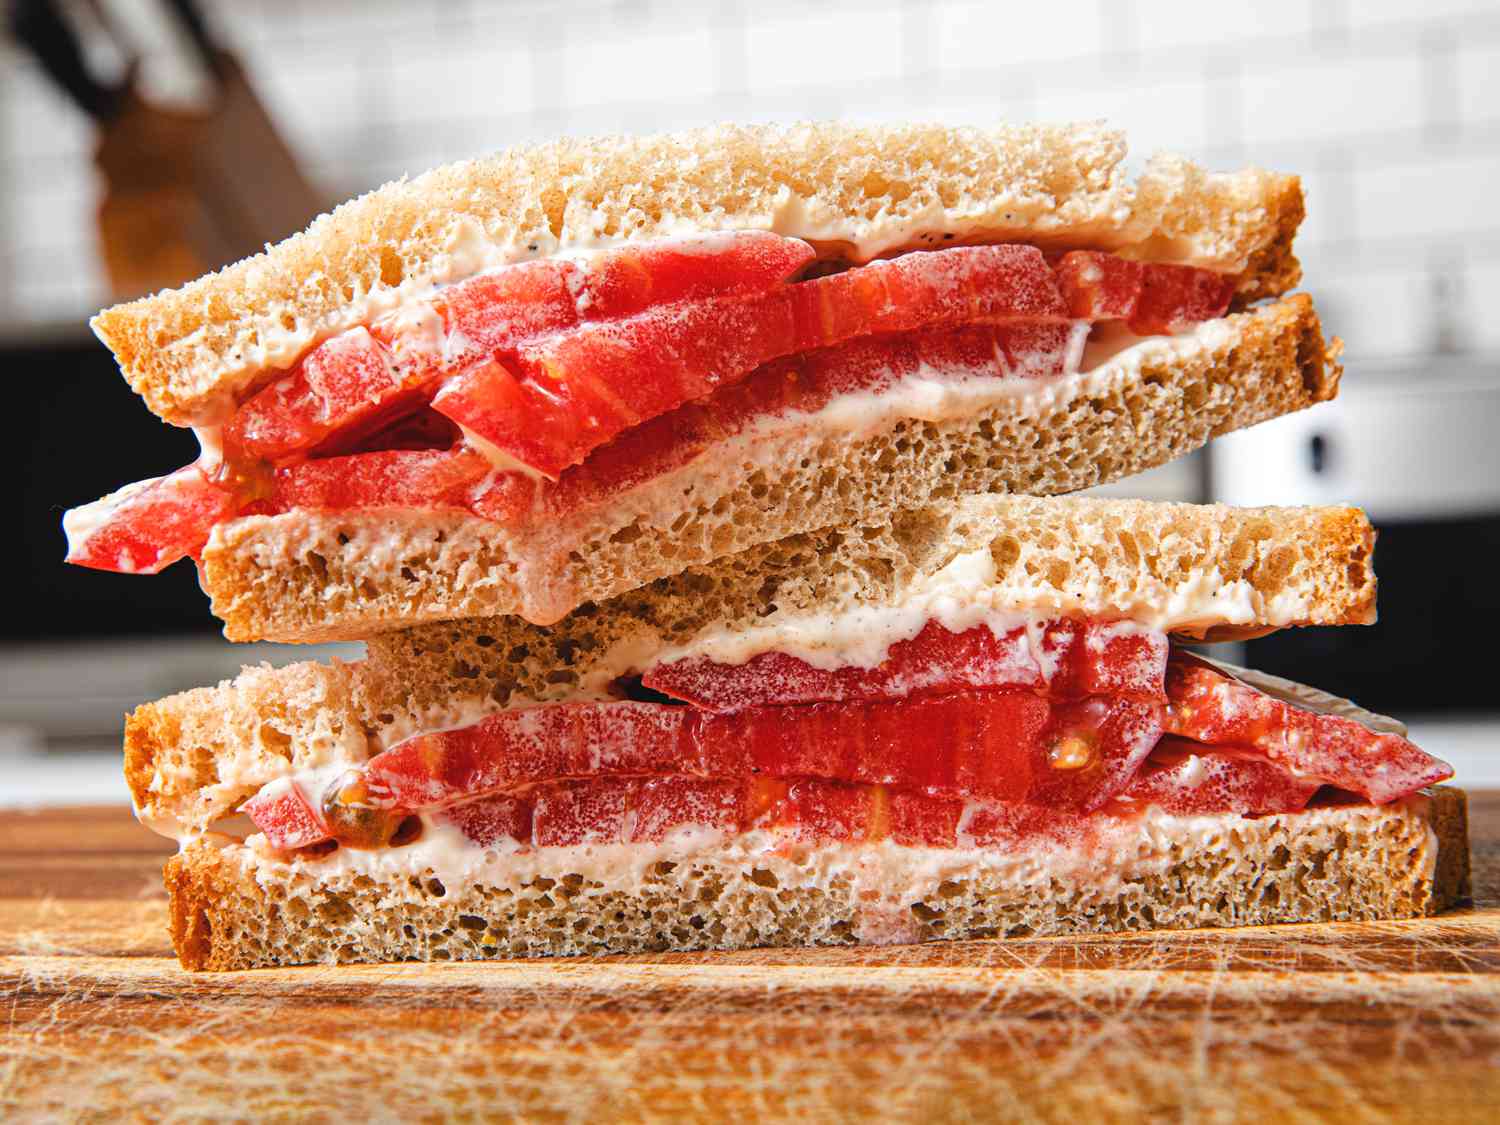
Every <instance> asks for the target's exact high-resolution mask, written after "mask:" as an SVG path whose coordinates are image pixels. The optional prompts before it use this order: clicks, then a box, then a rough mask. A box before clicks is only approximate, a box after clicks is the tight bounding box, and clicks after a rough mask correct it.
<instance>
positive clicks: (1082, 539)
mask: <svg viewBox="0 0 1500 1125" xmlns="http://www.w3.org/2000/svg"><path fill="white" fill-rule="evenodd" d="M1373 546H1374V532H1373V531H1372V530H1371V528H1370V525H1369V522H1368V521H1367V520H1366V519H1365V517H1364V514H1363V513H1362V512H1360V511H1358V510H1357V509H1354V508H1262V509H1256V508H1231V507H1226V506H1223V505H1194V504H1164V503H1150V502H1146V501H1138V500H1098V499H1083V498H1078V499H1043V498H1036V497H1029V496H1013V497H1003V496H980V497H970V498H967V499H961V500H954V501H947V502H942V503H936V504H932V505H928V506H926V507H922V508H916V509H912V510H907V511H904V512H901V513H899V514H895V515H893V516H889V517H884V518H882V519H880V520H878V521H874V522H872V523H867V524H854V525H852V526H847V527H843V528H832V529H825V530H822V531H817V532H813V533H810V534H805V535H798V536H793V537H790V538H787V539H785V540H782V541H780V542H777V543H771V544H763V545H761V546H758V547H753V548H750V549H748V550H745V551H742V552H740V553H738V554H736V555H732V556H729V557H726V558H721V559H719V560H717V561H715V562H712V563H708V564H704V565H700V566H695V567H692V568H690V569H688V570H686V571H685V572H683V573H680V574H677V575H675V576H673V577H669V578H663V579H659V580H657V581H656V582H654V583H652V584H651V585H649V586H646V587H644V588H642V589H638V590H635V591H633V592H629V593H626V594H623V595H620V596H618V597H616V598H615V599H613V600H611V601H609V602H604V603H600V604H597V605H596V604H589V605H585V606H583V607H580V608H579V609H578V610H576V611H575V612H574V613H572V614H570V615H569V616H568V617H566V618H564V619H563V620H562V621H560V622H558V623H556V624H554V625H552V626H538V625H532V624H529V623H527V622H525V621H523V620H521V619H519V618H515V617H491V618H479V619H471V620H465V621H457V622H447V623H441V624H431V625H426V626H423V627H420V628H413V629H408V630H405V631H401V632H393V633H389V634H385V635H382V636H378V637H375V638H372V639H371V640H370V641H369V643H368V653H369V655H368V658H367V659H366V660H365V661H363V662H360V663H356V664H342V663H334V664H329V665H323V664H315V663H302V664H294V665H290V666H288V667H285V668H280V669H271V668H269V667H261V668H249V669H246V670H245V671H244V673H242V674H241V675H240V677H239V678H238V679H235V680H232V681H226V682H224V683H221V684H219V685H218V686H217V687H210V688H200V689H197V690H195V691H190V692H185V693H182V694H179V695H174V696H170V697H168V698H166V699H163V700H160V701H158V702H156V703H148V704H145V705H143V706H141V707H139V708H137V709H136V711H135V712H134V713H133V714H131V715H130V716H129V718H128V719H127V721H126V726H125V772H126V777H127V780H128V781H129V783H130V788H131V792H132V795H133V796H134V798H135V804H136V808H137V810H138V812H139V814H140V815H141V817H142V819H144V820H146V821H147V822H148V823H154V824H158V825H160V826H162V827H163V830H164V831H167V832H168V834H170V835H177V834H179V831H181V830H188V831H202V830H204V829H206V828H209V827H210V826H212V825H213V824H214V822H216V821H217V820H219V819H220V818H222V817H225V816H228V815H229V814H230V813H232V812H233V810H234V809H235V808H237V807H238V806H239V804H240V803H241V802H242V801H244V800H245V799H246V798H248V797H249V796H251V795H252V794H254V793H255V792H256V791H257V790H258V789H259V788H260V787H261V786H262V785H264V784H265V783H267V782H269V781H272V780H274V779H275V778H278V777H282V776H285V775H287V774H289V773H290V772H291V771H293V770H297V769H305V768H313V767H321V766H330V765H337V764H343V763H356V762H361V761H364V760H365V759H366V758H367V757H369V756H370V755H372V754H374V753H378V752H379V751H380V750H381V749H383V748H385V747H387V746H390V745H392V744H393V743H394V742H397V741H399V740H400V739H402V738H405V737H407V736H408V735H410V734H412V733H414V732H416V731H419V730H428V729H434V728H438V727H444V726H452V725H457V724H458V723H460V722H472V721H474V720H475V719H477V718H479V717H480V716H482V715H483V714H487V713H490V712H493V711H496V710H498V709H500V708H501V707H504V706H505V705H506V704H507V703H509V702H511V701H512V699H513V698H514V699H526V700H549V699H559V698H565V697H568V696H571V695H574V694H577V693H579V692H597V691H600V690H602V689H603V687H604V686H605V685H607V683H608V682H609V681H610V680H612V679H614V678H615V677H618V676H622V675H626V674H629V673H631V672H632V671H638V670H639V669H640V667H642V666H643V664H644V662H646V661H649V660H650V659H651V658H652V657H653V655H654V654H656V653H659V652H662V651H663V650H665V649H668V648H677V647H683V646H687V645H690V644H694V643H701V642H702V641H703V640H704V639H705V638H707V637H709V636H711V635H718V634H722V633H725V632H731V633H733V632H743V631H746V630H750V629H754V628H774V627H777V626H779V625H781V624H784V623H786V622H788V621H793V622H795V621H797V620H799V619H801V618H803V617H805V616H806V615H808V614H816V613H823V614H838V613H840V612H843V611H845V610H848V609H851V608H855V607H861V608H864V609H867V610H868V609H873V608H877V607H881V606H901V605H906V604H910V603H911V602H912V600H913V599H914V598H916V597H919V596H921V593H922V591H924V590H926V589H930V588H932V586H933V584H934V583H935V582H936V581H938V580H939V576H940V575H941V574H943V573H944V572H945V568H948V567H949V566H950V565H951V564H953V562H954V560H955V559H959V558H964V559H965V560H967V561H969V562H970V564H971V566H970V572H971V573H973V574H978V575H981V578H980V579H977V580H975V582H974V584H973V586H972V589H971V591H970V596H971V597H975V598H983V597H988V598H991V599H992V601H993V603H994V604H995V605H997V606H1001V607H1005V608H1011V609H1015V610H1017V611H1027V610H1037V611H1043V612H1047V613H1052V614H1062V615H1080V616H1084V615H1086V616H1091V617H1098V618H1104V619H1117V618H1131V619H1135V620H1142V621H1155V622H1159V623H1161V624H1162V625H1164V626H1168V627H1181V626H1182V625H1184V624H1187V625H1192V626H1193V627H1194V628H1195V629H1196V630H1197V631H1202V630H1204V629H1206V628H1210V627H1212V626H1214V625H1228V626H1234V627H1239V628H1250V629H1257V628H1260V629H1264V628H1271V627H1281V626H1289V625H1339V624H1363V623H1369V622H1372V621H1373V620H1374V617H1375V576H1374V572H1373V569H1372V565H1371V555H1372V551H1373ZM976 562H977V563H979V564H982V565H981V566H979V567H978V568H975V567H974V566H973V565H972V564H974V563H976ZM1193 604H1196V605H1198V606H1199V607H1201V608H1200V609H1199V610H1198V611H1197V612H1194V611H1192V610H1190V609H1184V608H1182V607H1183V606H1191V605H1193ZM1173 605H1176V606H1177V607H1178V608H1177V609H1176V610H1173V611H1171V612H1172V613H1175V614H1176V616H1172V615H1171V613H1166V612H1165V611H1164V609H1163V607H1166V606H1173Z"/></svg>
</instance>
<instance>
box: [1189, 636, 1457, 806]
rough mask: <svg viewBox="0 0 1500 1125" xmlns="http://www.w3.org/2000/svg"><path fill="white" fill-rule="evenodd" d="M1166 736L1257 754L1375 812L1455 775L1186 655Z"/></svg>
mask: <svg viewBox="0 0 1500 1125" xmlns="http://www.w3.org/2000/svg"><path fill="white" fill-rule="evenodd" d="M1167 695H1168V697H1169V698H1170V700H1171V704H1170V706H1169V707H1168V711H1167V721H1166V729H1167V731H1168V733H1171V734H1175V735H1179V736H1181V737H1183V738H1188V739H1191V740H1192V741H1194V742H1196V743H1201V744H1203V745H1205V746H1237V747H1246V748H1250V749H1253V750H1255V751H1257V752H1259V753H1260V754H1262V755H1263V756H1264V757H1266V758H1267V759H1269V760H1270V761H1272V762H1274V763H1276V764H1277V765H1279V766H1281V767H1282V768H1283V769H1286V770H1288V771H1291V772H1292V773H1295V774H1297V775H1299V776H1302V777H1307V778H1316V779H1318V780H1319V781H1320V782H1322V783H1325V784H1328V785H1334V786H1337V787H1338V788H1340V789H1344V790H1348V791H1349V792H1351V793H1358V794H1359V795H1360V796H1362V797H1364V798H1365V799H1366V800H1368V801H1372V802H1374V803H1375V804H1377V805H1380V804H1385V803H1386V802H1388V801H1393V800H1395V799H1396V798H1397V797H1402V796H1405V795H1406V794H1408V793H1412V792H1415V791H1416V790H1418V789H1421V788H1422V787H1423V786H1425V785H1432V784H1434V783H1436V782H1439V781H1443V780H1446V779H1447V778H1450V777H1452V776H1453V769H1452V767H1451V766H1449V765H1448V764H1447V763H1446V762H1443V761H1440V760H1439V759H1437V758H1434V757H1432V756H1431V755H1430V754H1427V753H1425V752H1424V751H1422V750H1420V749H1418V748H1417V747H1416V746H1414V745H1413V744H1412V743H1411V742H1409V741H1407V740H1406V739H1404V738H1402V737H1401V736H1400V735H1396V734H1379V733H1376V732H1375V731H1372V730H1370V729H1368V728H1367V727H1365V726H1364V725H1362V724H1361V723H1358V722H1356V721H1355V720H1353V719H1350V718H1345V717H1344V716H1342V715H1325V714H1318V713H1315V712H1312V711H1306V710H1303V709H1302V708H1300V707H1294V706H1293V705H1292V704H1290V703H1287V702H1285V701H1284V700H1280V699H1277V698H1275V697H1274V696H1271V695H1267V694H1266V693H1265V692H1262V691H1259V690H1257V689H1256V688H1253V687H1251V686H1250V685H1249V684H1247V683H1243V682H1242V681H1240V680H1237V679H1235V678H1234V677H1233V676H1231V675H1229V674H1228V673H1227V672H1224V671H1222V670H1221V669H1219V668H1217V667H1215V666H1214V665H1212V664H1209V663H1207V662H1206V661H1203V660H1200V659H1198V658H1197V657H1194V656H1192V655H1190V654H1188V653H1185V652H1174V653H1173V654H1172V659H1171V660H1170V661H1169V662H1168V665H1167Z"/></svg>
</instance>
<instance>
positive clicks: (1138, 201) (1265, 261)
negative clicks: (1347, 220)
mask: <svg viewBox="0 0 1500 1125" xmlns="http://www.w3.org/2000/svg"><path fill="white" fill-rule="evenodd" d="M1124 154H1125V144H1124V139H1123V137H1122V136H1121V135H1120V134H1118V133H1115V132H1112V131H1110V130H1107V129H1104V128H1103V127H1101V126H1099V125H1079V126H1016V127H1001V128H996V129H991V130H979V129H946V128H942V127H939V126H923V125H909V126H886V127H875V126H871V127H862V126H851V125H838V124H823V125H801V126H790V127H782V126H751V127H735V126H720V127H715V128H708V129H699V130H693V131H689V132H683V133H675V134H667V135H660V136H651V137H641V138H620V137H602V138H594V139H591V140H561V141H555V142H552V143H550V144H545V145H540V146H536V147H531V148H516V149H510V150H507V151H505V152H501V153H498V154H496V155H494V156H491V157H487V158H484V159H481V160H474V161H468V162H464V163H460V164H453V165H449V166H447V167H443V168H439V169H436V170H434V171H432V172H429V173H427V174H426V175H423V176H419V177H417V178H416V179H414V180H409V181H408V180H402V181H398V182H396V183H392V184H388V185H386V186H385V187H382V188H380V189H378V190H376V191H373V192H371V193H369V194H368V195H365V196H362V197H360V198H359V199H355V200H352V201H350V202H349V203H346V204H344V205H343V206H342V207H339V208H338V209H336V210H335V211H333V212H332V213H331V214H328V215H324V216H322V217H321V218H319V219H318V220H317V221H315V222H314V223H313V224H312V226H311V227H310V228H309V229H308V230H307V231H306V232H304V233H302V234H299V235H295V236H293V237H291V238H288V239H287V240H285V241H283V242H281V243H279V244H277V245H276V246H274V247H270V248H268V249H267V250H266V252H265V253H263V254H258V255H256V256H255V257H253V258H248V259H246V260H245V261H243V262H239V263H237V264H235V265H232V266H228V267H226V268H225V269H223V270H220V271H219V272H218V273H215V274H211V275H209V276H207V277H203V278H200V279H199V280H197V281H194V282H191V283H190V284H188V285H185V286H183V287H182V288H181V289H175V290H165V291H163V292H161V293H158V294H156V295H155V296H152V297H147V298H144V299H142V300H138V301H133V302H130V303H128V304H124V305H119V306H116V307H114V308H111V309H106V310H105V311H103V312H101V313H100V314H99V315H98V316H96V317H95V318H94V320H93V327H94V330H95V332H96V333H97V334H98V335H99V337H100V339H102V340H103V341H104V342H105V344H107V345H108V346H109V348H110V350H111V351H113V352H114V354H115V356H116V358H117V359H118V360H119V362H120V367H121V369H122V371H123V372H124V375H125V378H126V379H127V381H128V382H129V383H130V385H131V387H132V388H133V389H134V390H135V391H136V392H137V393H139V394H140V395H141V396H142V397H143V398H144V399H145V400H146V404H147V405H148V406H149V407H150V408H151V409H152V410H153V411H154V412H156V413H157V414H158V415H160V416H161V417H162V418H164V419H166V420H167V421H169V422H173V423H175V424H179V425H189V424H193V425H210V424H214V423H217V422H222V421H224V420H225V418H226V417H227V416H228V413H229V411H230V410H231V409H232V407H233V405H234V403H235V402H236V401H237V400H239V399H242V398H243V397H244V396H245V395H246V394H247V393H249V392H250V391H251V390H252V389H253V388H255V387H256V386H258V385H260V384H263V383H264V382H266V381H268V380H270V379H272V378H274V377H275V375H276V373H277V372H278V371H280V370H284V369H285V368H287V367H288V366H290V365H291V364H292V363H293V362H295V360H296V358H297V357H298V356H299V355H300V354H301V353H302V352H303V351H305V350H306V348H307V347H309V346H311V345H312V344H314V343H316V342H317V341H318V340H320V339H323V338H326V337H327V336H330V335H332V334H334V333H336V332H339V331H342V330H343V329H345V328H348V327H351V326H353V325H354V324H358V323H361V322H362V321H363V320H365V319H366V318H367V316H368V314H369V312H370V310H371V309H374V308H384V307H389V306H390V305H391V304H393V303H395V302H397V301H399V300H401V299H404V298H406V297H409V296H410V295H413V294H418V293H421V292H423V291H425V290H426V289H428V288H430V286H431V285H433V284H434V283H437V282H440V281H442V280H452V279H454V278H455V277H456V276H462V275H463V274H464V273H467V272H472V271H473V269H475V268H480V267H482V266H483V265H485V264H488V263H491V262H494V261H496V260H497V256H498V260H502V261H504V260H522V259H524V258H528V257H537V256H540V255H545V254H550V253H552V252H554V251H556V250H557V249H559V248H565V247H571V246H588V245H597V244H599V243H600V242H601V241H603V240H618V239H646V238H659V237H664V236H670V235H680V234H684V233H688V232H694V231H711V230H742V229H758V230H775V231H779V232H781V233H785V234H789V235H796V236H799V237H805V238H808V239H809V240H810V241H813V242H814V243H815V244H816V245H817V246H818V247H819V250H820V252H821V253H823V254H824V255H825V256H827V257H839V258H847V259H851V260H864V259H867V258H869V257H872V256H878V255H881V254H888V253H893V252H896V251H899V250H902V249H908V248H914V247H921V246H928V245H932V244H934V243H938V244H945V243H944V240H945V239H947V238H951V239H953V240H954V241H958V242H961V241H998V240H1010V241H1033V242H1038V243H1041V244H1044V245H1055V246H1078V247H1084V246H1097V247H1101V248H1108V249H1117V250H1120V251H1122V252H1124V253H1127V254H1147V253H1149V254H1151V255H1152V256H1154V257H1161V258H1167V259H1182V258H1189V259H1191V260H1194V261H1198V262H1201V263H1203V264H1207V265H1213V266H1214V267H1215V268H1220V269H1224V270H1227V271H1229V272H1233V273H1236V274H1239V275H1240V276H1241V282H1240V298H1241V300H1242V301H1248V300H1254V299H1256V298H1259V297H1263V296H1268V295H1275V294H1279V293H1282V292H1285V291H1286V290H1287V289H1288V288H1290V287H1291V286H1292V285H1294V284H1296V281H1297V278H1298V277H1299V276H1300V273H1299V270H1298V268H1297V263H1296V259H1295V258H1294V257H1293V256H1292V253H1291V240H1292V236H1293V234H1294V233H1295V231H1296V227H1297V223H1298V222H1299V221H1300V220H1301V217H1302V194H1301V187H1300V185H1299V183H1298V181H1297V179H1296V177H1292V176H1280V175H1274V174H1271V173H1267V172H1262V171H1259V170H1254V169H1250V170H1246V171H1243V172H1239V173H1235V174H1232V175H1211V174H1209V173H1206V172H1204V171H1202V170H1201V169H1199V168H1196V167H1195V166H1193V165H1192V164H1191V163H1189V162H1188V161H1186V160H1183V159H1181V158H1176V157H1160V158H1157V159H1154V160H1153V161H1152V162H1151V163H1150V165H1149V166H1148V167H1147V170H1146V171H1145V172H1144V173H1143V175H1142V176H1141V178H1140V179H1139V180H1138V181H1137V182H1136V183H1134V184H1132V183H1130V182H1129V181H1128V180H1127V178H1126V176H1125V172H1124V169H1123V166H1122V163H1121V162H1122V160H1123V157H1124ZM481 249H482V250H483V252H482V253H481V252H480V250H481Z"/></svg>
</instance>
